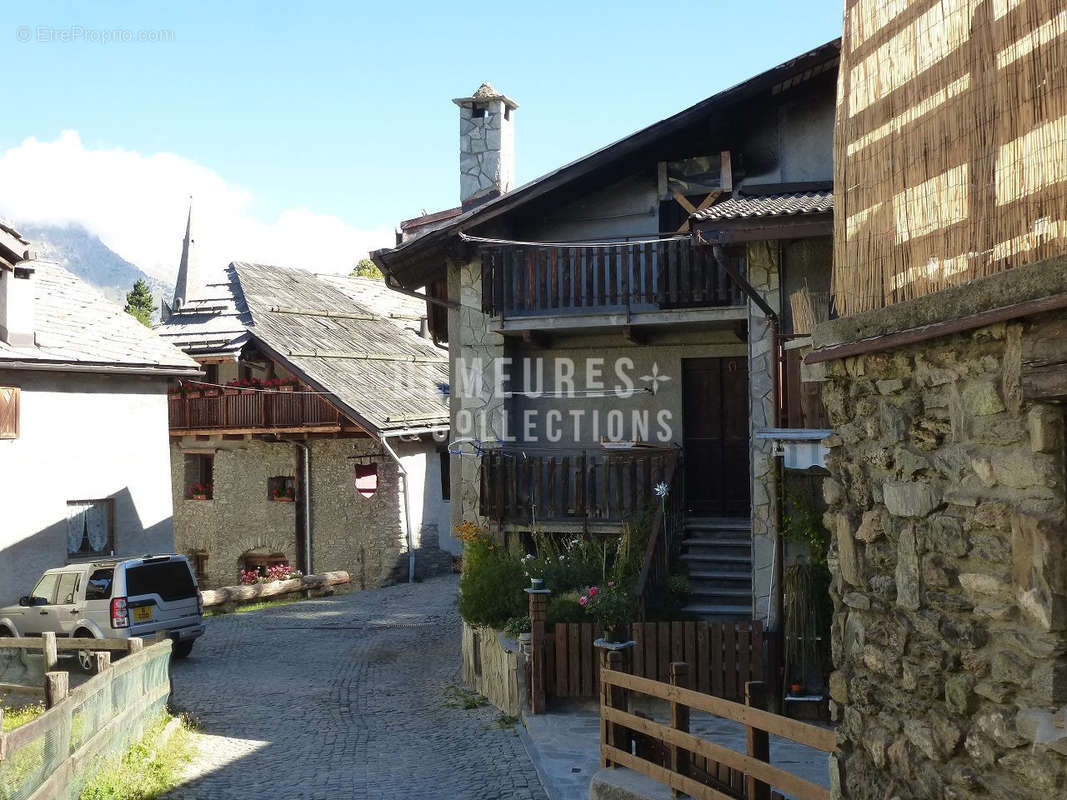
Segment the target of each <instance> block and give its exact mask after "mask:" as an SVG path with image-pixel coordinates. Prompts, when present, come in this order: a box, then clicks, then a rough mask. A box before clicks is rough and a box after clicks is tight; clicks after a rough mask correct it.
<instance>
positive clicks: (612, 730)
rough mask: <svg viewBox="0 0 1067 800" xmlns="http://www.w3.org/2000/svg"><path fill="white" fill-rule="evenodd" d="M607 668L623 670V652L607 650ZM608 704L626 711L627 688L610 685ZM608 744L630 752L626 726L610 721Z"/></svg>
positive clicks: (616, 670)
mask: <svg viewBox="0 0 1067 800" xmlns="http://www.w3.org/2000/svg"><path fill="white" fill-rule="evenodd" d="M607 657H608V669H610V670H614V671H615V672H624V671H625V669H624V665H623V660H624V659H623V654H622V652H621V651H619V650H608V654H607ZM608 705H609V706H610V707H611V708H617V709H619V710H620V711H627V710H629V709H628V703H627V690H626V689H624V688H622V687H621V686H611V687H609V689H608ZM607 734H608V744H610V745H611V746H612V747H617V748H618V749H620V750H625V751H626V752H627V753H629V752H630V737H629V734H628V731H627V729H626V728H624V727H623V726H622V725H619V724H618V723H612V724H611V725H609V726H608V730H607Z"/></svg>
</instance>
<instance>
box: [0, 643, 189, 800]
mask: <svg viewBox="0 0 1067 800" xmlns="http://www.w3.org/2000/svg"><path fill="white" fill-rule="evenodd" d="M53 638H54V637H53ZM119 642H121V643H122V645H121V647H120V645H119ZM60 643H61V644H62V645H63V647H64V649H90V647H92V648H95V649H97V650H98V652H96V653H95V654H94V657H95V661H96V672H97V674H96V675H94V676H93V677H92V678H90V679H89V680H88V681H86V682H85V683H84V684H82V685H81V686H78V687H77V688H75V689H70V684H69V675H68V673H66V672H55V671H52V672H47V673H45V676H44V685H43V690H44V692H43V693H44V702H45V707H46V711H45V712H44V713H43V714H41V715H40V716H39V717H37V718H36V719H33V720H31V721H30V722H27V723H25V724H24V725H21V726H19V727H17V728H14V729H13V730H10V731H8V732H6V733H0V797H3V798H27V799H28V800H55V798H67V797H77V796H78V791H79V790H80V787H81V786H82V785H83V784H84V782H85V781H86V779H87V778H88V777H89V776H90V775H91V774H92V772H93V771H94V770H95V769H97V767H98V766H99V763H100V761H101V760H102V759H103V758H105V757H107V756H108V755H110V754H112V753H115V752H117V751H118V750H120V749H122V748H125V747H126V746H127V745H128V744H129V743H130V742H131V741H132V740H133V739H135V738H136V737H138V736H139V735H140V734H141V732H142V731H143V730H144V728H145V726H146V725H147V724H148V723H149V722H150V721H151V720H153V719H155V718H156V717H157V716H158V714H159V713H160V712H161V711H162V710H163V708H164V706H165V705H166V701H167V698H168V697H169V695H170V672H169V663H170V656H171V641H170V639H166V638H164V639H162V640H161V641H159V642H157V643H155V644H152V645H151V646H145V644H144V642H143V641H142V640H141V639H137V638H133V639H65V640H64V639H60ZM41 646H42V645H41V641H40V640H37V641H36V642H35V643H30V642H27V640H26V639H14V638H3V639H0V647H3V648H23V649H26V648H30V649H33V648H35V647H41ZM48 649H49V648H48V647H47V646H46V647H45V659H46V661H47V660H48V658H49V653H48ZM120 649H122V650H126V651H127V652H128V655H126V656H125V657H124V658H123V659H121V660H120V661H118V662H117V663H115V664H112V663H111V652H109V651H115V650H120ZM0 716H2V714H0Z"/></svg>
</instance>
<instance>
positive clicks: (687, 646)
mask: <svg viewBox="0 0 1067 800" xmlns="http://www.w3.org/2000/svg"><path fill="white" fill-rule="evenodd" d="M629 633H630V638H631V639H632V640H633V641H635V642H636V644H635V645H634V646H633V647H632V648H630V650H629V651H628V652H629V657H628V658H629V665H628V669H629V670H630V671H631V672H632V674H634V675H636V676H639V677H642V678H649V679H651V680H666V679H667V676H668V670H669V665H670V663H671V662H675V661H685V662H687V663H689V664H692V665H693V669H692V671H691V672H690V673H689V675H690V677H689V683H687V684H686V687H687V688H690V689H693V690H695V691H698V692H703V693H707V694H713V695H715V696H716V697H723V698H727V699H729V700H741V699H743V697H744V689H745V683H746V682H748V681H762V680H764V677H765V676H764V656H763V648H764V633H763V625H762V623H761V622H759V621H758V620H752V621H744V622H712V623H708V622H692V621H690V622H635V623H633V624H632V625H631V626H630V628H629ZM599 636H600V631H599V629H598V628H597V627H596V626H594V625H593V623H590V622H568V623H557V624H556V625H555V626H554V629H553V630H551V631H549V632H548V633H547V634H546V636H545V639H544V642H543V644H540V643H537V642H533V641H532V640H531V645H532V651H531V660H536V659H539V658H540V659H543V662H542V663H543V670H544V673H543V674H544V676H545V685H544V693H545V695H546V697H548V698H564V697H565V698H574V697H596V696H597V695H598V693H599V692H600V673H599V668H598V667H599V655H598V653H599V652H600V651H599V650H598V649H597V648H595V647H594V646H593V642H594V641H595V640H596V639H597V638H599ZM532 685H533V682H531V687H532ZM532 705H533V704H531V706H532Z"/></svg>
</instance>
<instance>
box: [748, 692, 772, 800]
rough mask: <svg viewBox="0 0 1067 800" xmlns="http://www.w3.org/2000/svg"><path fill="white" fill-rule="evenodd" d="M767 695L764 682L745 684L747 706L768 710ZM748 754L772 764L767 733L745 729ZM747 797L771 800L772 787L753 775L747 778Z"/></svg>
mask: <svg viewBox="0 0 1067 800" xmlns="http://www.w3.org/2000/svg"><path fill="white" fill-rule="evenodd" d="M766 704H767V695H766V685H765V684H764V683H763V681H747V682H746V683H745V705H746V706H751V707H752V708H758V709H761V710H766ZM745 739H746V752H747V753H748V755H749V756H751V757H752V758H758V759H759V760H760V761H766V762H770V760H771V745H770V738H769V737H768V735H767V731H763V730H760V729H759V728H753V727H752V726H751V725H749V726H746V727H745ZM745 789H746V794H745V796H746V797H747V798H748V799H749V800H770V798H771V787H770V786H768V785H767V784H766V783H764V782H763V781H759V780H756V779H755V778H753V777H752V776H751V775H746V776H745Z"/></svg>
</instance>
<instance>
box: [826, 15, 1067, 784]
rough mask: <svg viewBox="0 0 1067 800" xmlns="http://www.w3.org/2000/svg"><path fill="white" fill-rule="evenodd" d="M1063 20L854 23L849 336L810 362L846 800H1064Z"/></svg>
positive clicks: (840, 262) (953, 18) (845, 201)
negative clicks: (817, 402)
mask: <svg viewBox="0 0 1067 800" xmlns="http://www.w3.org/2000/svg"><path fill="white" fill-rule="evenodd" d="M1063 19H1064V17H1063V14H1062V8H1061V6H1060V5H1058V4H1041V3H1024V4H1020V3H1009V4H992V5H988V4H950V5H949V6H941V7H938V8H933V7H931V6H930V5H929V4H926V3H919V2H903V3H898V4H895V5H894V6H893V8H892V9H890V10H886V9H885V8H878V9H875V8H874V6H872V5H871V4H867V3H865V2H862V0H858V1H857V0H850V2H848V3H846V20H848V22H847V23H846V32H845V39H844V46H843V48H842V52H843V53H844V54H847V55H846V56H844V58H845V63H843V64H842V76H843V77H842V82H841V91H840V94H839V97H838V127H837V133H836V136H837V141H836V161H837V163H836V170H837V174H838V178H837V180H838V185H839V186H847V187H848V190H847V191H841V192H839V193H838V201H839V202H838V207H837V209H836V210H835V213H836V228H835V236H836V242H835V254H834V255H835V258H834V295H835V303H836V305H837V308H838V309H839V310H840V311H841V312H842V316H841V317H840V318H839V319H837V320H834V321H830V322H827V323H823V324H822V325H819V326H817V327H816V329H815V333H814V349H813V350H812V352H811V353H810V354H809V355H808V356H807V357H806V359H807V361H808V362H809V363H810V364H812V365H813V366H821V367H823V368H825V369H826V373H827V377H828V380H827V382H826V384H825V388H824V393H823V399H824V402H825V407H826V410H827V411H828V413H829V415H830V419H831V422H832V423H833V428H834V434H833V436H832V437H830V439H828V440H827V442H826V444H827V445H829V447H830V451H831V454H830V456H829V458H828V466H829V468H830V470H831V472H832V477H831V478H830V479H827V481H826V484H825V487H824V488H825V499H826V501H827V503H828V504H829V511H828V513H827V516H826V523H827V525H828V526H829V527H831V528H832V530H833V531H834V533H835V541H834V545H833V549H832V553H831V556H832V558H831V566H832V569H833V571H834V579H833V584H832V587H831V593H832V597H833V602H834V621H833V627H832V644H833V659H834V663H835V666H836V671H835V672H834V674H833V677H832V679H831V686H830V690H831V696H832V698H833V703H832V711H833V713H834V715H835V717H836V719H837V720H838V722H839V723H840V725H839V729H838V730H839V736H838V741H839V747H840V752H839V754H838V755H837V756H836V757H835V758H834V762H833V765H832V782H833V795H834V796H835V797H839V798H849V800H867V798H870V800H875V798H877V799H878V800H881V799H882V798H886V797H907V798H938V799H939V800H940V798H1004V797H1011V798H1019V800H1024V799H1025V800H1030V799H1031V798H1048V797H1062V796H1064V794H1065V793H1067V729H1065V727H1064V722H1065V717H1067V712H1065V707H1067V530H1065V522H1067V487H1065V482H1064V481H1065V479H1064V476H1065V474H1067V459H1065V449H1064V441H1065V440H1064V411H1063V403H1064V401H1065V400H1067V346H1065V344H1064V342H1065V341H1067V338H1065V333H1067V313H1065V309H1067V261H1065V257H1067V234H1065V229H1064V227H1063V223H1062V220H1063V219H1064V214H1065V213H1067V195H1065V193H1064V183H1063V174H1064V173H1063V165H1064V163H1065V150H1064V148H1065V143H1067V116H1064V110H1065V108H1067V89H1065V86H1064V82H1063V81H1062V80H1055V79H1053V78H1052V76H1053V75H1060V74H1062V65H1063V63H1064V59H1065V58H1067V38H1065V37H1064V36H1063V35H1062V31H1063V26H1062V22H1063ZM1050 31H1055V32H1056V33H1054V34H1051V35H1050ZM916 44H918V45H919V47H920V49H921V50H922V59H921V63H922V64H923V65H924V69H922V70H916V69H915V64H916V63H917V62H916V60H914V59H913V58H912V55H913V54H914V53H915V52H916V51H915V47H916ZM916 153H922V158H921V159H915V158H913V156H914V154H916Z"/></svg>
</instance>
